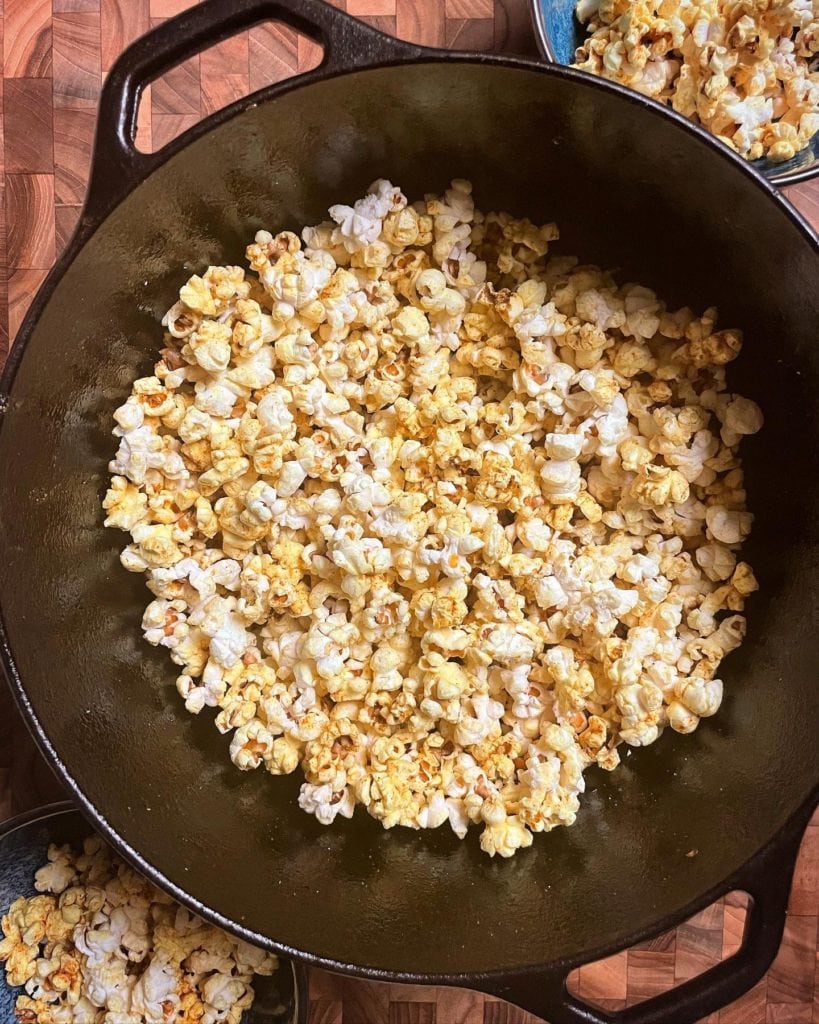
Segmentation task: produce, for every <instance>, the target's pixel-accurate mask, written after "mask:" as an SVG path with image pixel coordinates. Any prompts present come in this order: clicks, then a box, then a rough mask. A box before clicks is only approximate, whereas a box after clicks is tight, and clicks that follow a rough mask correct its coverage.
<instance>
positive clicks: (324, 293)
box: [10, 0, 808, 1020]
mask: <svg viewBox="0 0 819 1024" xmlns="http://www.w3.org/2000/svg"><path fill="white" fill-rule="evenodd" d="M641 2H642V0H641ZM608 3H609V0H603V2H602V3H601V4H600V7H599V10H600V12H601V13H600V15H599V16H600V17H604V16H606V17H607V15H606V13H605V12H606V11H607V10H608V8H607V7H606V4H608ZM609 6H610V5H609ZM593 7H594V5H589V6H588V9H589V11H590V12H591V11H592V8H593ZM594 9H595V10H597V8H594ZM621 13H622V12H621ZM624 16H625V15H624ZM738 26H739V27H738V28H737V31H738V32H739V33H740V34H741V33H745V32H749V33H750V32H752V29H751V28H750V27H749V26H748V25H746V23H745V22H742V24H741V25H740V24H739V23H738ZM700 31H704V30H702V29H699V28H698V29H697V32H700ZM684 32H685V26H683V25H681V24H678V23H677V22H676V21H675V20H674V19H673V18H669V19H668V23H667V25H666V27H665V28H664V29H663V33H661V34H660V35H658V36H657V38H656V39H655V46H656V49H655V51H654V56H650V57H647V56H645V54H643V53H642V51H635V53H634V54H632V55H628V54H626V53H621V52H620V51H619V50H618V51H617V52H616V53H614V54H613V55H612V56H611V57H610V58H607V59H610V62H613V66H614V65H616V66H617V67H619V68H622V67H623V66H624V64H623V62H625V61H626V60H627V59H628V60H634V61H635V62H636V64H635V66H638V65H639V67H640V68H642V71H643V72H644V74H645V81H646V83H648V84H649V85H651V87H652V88H653V87H654V85H656V82H657V80H658V79H657V78H656V76H657V75H658V74H659V72H658V71H657V69H653V68H652V67H651V64H652V62H655V63H656V62H659V61H663V60H665V59H666V58H665V57H664V56H663V54H665V53H668V52H671V48H672V47H673V46H677V45H682V39H683V36H684ZM805 38H806V39H807V38H808V37H807V36H806V37H805ZM805 45H806V46H807V45H808V43H807V42H806V43H805ZM644 57H645V59H644ZM720 59H721V58H720ZM618 61H619V62H620V63H618ZM641 61H642V64H641V63H640V62H641ZM663 73H665V72H663ZM652 83H653V84H652ZM330 217H331V220H329V221H326V222H324V223H322V224H319V225H317V226H315V227H308V228H305V229H304V231H303V232H302V240H300V239H299V238H298V237H297V236H296V235H294V234H292V233H290V232H281V233H280V234H278V235H273V234H272V233H270V232H266V231H260V232H258V233H257V235H256V238H255V240H254V242H253V243H252V244H251V245H250V246H249V247H248V250H247V257H248V262H249V265H250V271H249V272H248V273H245V272H244V271H242V270H240V269H239V268H231V267H227V268H219V267H211V268H209V269H208V270H207V271H206V272H205V273H204V274H202V275H200V276H196V277H194V278H191V280H190V281H189V282H188V283H187V285H185V286H184V287H183V289H182V290H181V292H180V298H179V301H178V302H177V303H175V304H174V306H172V307H171V309H170V310H169V311H168V314H167V315H166V317H165V319H164V321H163V323H164V325H165V327H166V328H167V336H166V339H165V340H166V346H165V348H164V349H163V350H162V361H161V363H160V364H158V365H157V368H156V373H155V375H154V376H152V377H145V378H142V379H141V380H139V381H136V382H135V384H134V386H133V393H132V395H131V396H130V397H129V398H128V400H127V401H126V402H125V403H124V404H123V405H122V406H121V407H120V408H119V409H118V410H117V411H116V413H115V422H116V427H115V429H114V434H115V436H116V437H117V438H118V439H119V441H118V443H119V449H118V451H117V454H116V456H115V458H114V459H113V460H112V462H111V465H110V469H111V473H112V474H113V476H112V479H111V486H110V489H109V491H108V494H107V495H106V497H105V500H104V509H105V511H106V513H107V518H106V520H105V522H106V525H108V526H114V527H118V528H119V529H122V530H124V531H126V532H127V533H129V534H130V536H131V541H132V542H131V543H130V544H128V546H127V547H126V548H125V550H124V551H123V553H122V562H123V565H124V566H125V568H127V569H129V570H131V571H134V572H143V573H145V575H146V577H147V583H148V588H149V590H150V591H151V595H152V597H153V600H152V601H151V603H150V604H149V605H148V606H147V608H146V610H145V615H144V617H143V623H142V627H143V631H144V634H145V638H146V639H147V641H148V642H149V643H151V644H154V645H156V646H162V647H166V648H167V649H168V651H169V654H170V657H171V659H172V661H173V662H174V664H176V665H178V666H179V674H178V677H177V679H176V687H177V690H178V692H179V695H180V697H181V699H182V700H183V701H184V704H185V707H186V709H187V710H188V711H190V712H191V713H192V714H200V713H203V712H204V711H205V709H206V708H213V709H214V714H215V724H216V727H217V728H218V729H219V731H220V732H221V733H224V734H226V735H227V736H229V749H230V757H231V759H232V761H233V762H234V764H235V765H236V766H237V768H239V769H240V770H242V771H254V770H257V769H261V770H263V771H266V772H268V773H270V774H271V775H283V774H290V773H292V772H295V771H297V770H301V772H302V774H303V776H304V781H303V783H302V785H301V790H300V795H299V798H298V800H299V806H300V807H301V808H302V809H303V810H305V811H307V812H308V813H310V814H313V815H314V816H315V817H316V818H317V819H318V820H319V821H320V822H322V823H323V824H327V825H329V824H331V823H333V822H335V821H336V820H337V819H338V818H339V817H342V818H349V817H351V816H352V815H353V813H354V811H355V807H356V806H357V805H358V804H361V805H363V806H364V807H365V808H366V810H367V812H368V813H369V814H371V815H372V816H373V817H375V818H377V819H378V820H379V821H381V823H382V824H383V826H384V827H385V828H393V827H394V826H403V827H406V828H437V827H439V826H440V825H448V826H449V827H450V828H451V829H452V830H453V832H454V833H455V834H456V835H457V836H459V837H463V836H464V835H465V834H466V833H467V831H468V829H469V826H470V825H472V824H474V825H476V826H478V827H479V828H481V829H482V830H483V831H482V834H481V839H480V844H481V847H482V849H483V850H484V851H485V852H487V853H489V854H490V855H493V856H494V855H495V854H497V855H499V856H502V857H509V856H512V855H513V854H514V853H515V852H516V851H518V850H521V849H525V848H526V847H528V846H529V845H530V844H531V843H532V841H533V839H532V837H533V835H534V833H536V832H547V831H550V830H551V829H553V828H556V827H559V826H561V825H562V826H569V825H571V824H572V823H573V822H574V821H575V819H576V816H577V814H578V812H579V810H580V805H581V799H582V794H583V792H584V788H585V781H584V772H585V770H586V769H587V768H589V767H591V766H592V765H597V766H599V767H601V768H603V769H604V770H606V771H613V770H615V769H616V768H617V766H618V764H619V763H620V755H619V753H618V748H620V747H621V745H622V744H627V745H628V746H633V747H639V746H645V745H647V744H650V743H653V742H655V741H656V740H657V739H658V738H659V736H660V735H661V734H662V733H663V732H664V731H665V730H666V729H667V728H669V727H670V728H671V729H673V730H675V731H677V732H680V733H687V732H692V731H693V730H694V729H695V728H697V726H698V724H699V722H700V719H702V718H707V717H709V716H710V715H713V714H714V713H715V712H716V711H717V710H718V708H719V706H720V703H721V701H722V696H723V683H722V681H721V679H719V678H718V669H719V665H720V662H721V660H722V658H723V657H724V656H725V655H726V654H728V653H729V652H730V651H732V650H734V649H735V648H736V647H737V646H738V645H739V644H740V643H741V642H742V638H743V636H744V634H745V619H744V617H743V615H742V614H741V613H742V611H743V609H744V604H745V601H746V600H747V599H748V598H749V597H750V596H751V595H752V594H753V593H754V591H755V590H756V589H757V586H758V585H757V581H756V579H755V577H754V575H753V572H752V570H751V568H750V566H749V565H748V564H747V563H746V562H744V561H742V560H741V557H740V549H741V544H742V541H743V540H744V539H745V537H746V536H747V535H748V533H749V532H750V529H751V525H752V516H751V514H750V513H749V512H748V511H747V509H746V495H745V489H744V480H743V475H742V468H741V464H740V461H739V455H738V448H739V445H740V443H741V440H742V438H743V437H745V436H747V435H750V434H754V433H755V432H756V431H758V430H759V429H760V428H761V426H762V413H761V411H760V409H759V407H758V406H757V405H756V404H755V403H754V402H752V401H750V400H748V399H746V398H743V397H742V396H740V395H736V394H733V393H731V392H730V391H729V390H728V388H727V383H726V366H727V364H729V363H730V362H731V361H733V360H734V359H735V358H736V357H737V356H738V355H739V353H740V349H741V346H742V334H741V333H740V332H739V331H738V330H735V329H730V328H729V329H718V326H717V311H716V310H715V309H713V308H710V309H706V310H705V311H704V312H703V313H702V314H701V315H699V316H697V315H695V313H694V312H693V311H692V310H690V309H688V308H683V309H681V310H669V309H667V308H666V306H665V304H664V303H663V302H662V300H661V299H660V298H659V297H658V296H657V295H655V294H654V292H652V291H650V290H649V289H647V288H643V287H642V286H640V285H637V284H634V283H627V284H623V285H620V284H618V283H617V281H616V280H615V279H614V278H613V277H612V275H610V274H607V273H605V272H603V271H601V270H600V269H598V268H596V267H593V266H579V265H578V264H577V261H576V260H573V259H570V258H566V257H553V256H551V255H550V252H549V247H550V244H551V243H552V242H553V241H555V240H556V239H557V237H558V231H557V228H556V226H555V225H554V224H544V225H541V226H538V225H535V224H533V223H531V222H530V221H528V220H525V219H516V218H513V217H511V216H510V215H509V214H506V213H490V214H486V215H484V214H482V213H480V212H479V211H477V210H476V209H475V205H474V199H473V196H472V187H471V185H470V184H469V183H468V182H466V181H463V180H457V181H455V182H453V183H452V187H451V188H450V189H448V190H447V191H446V192H445V194H444V195H443V196H442V197H438V196H433V195H429V196H426V197H425V198H424V199H423V200H420V201H419V202H417V203H414V204H409V203H408V202H407V199H406V197H405V196H404V195H403V194H402V193H401V191H400V189H398V188H396V187H395V186H393V185H392V184H391V183H390V182H387V181H377V182H375V183H374V184H373V185H372V186H371V188H370V190H369V192H368V194H367V195H366V196H365V197H364V198H363V199H361V200H359V201H358V202H355V203H354V204H353V205H351V206H347V205H341V204H340V205H338V206H334V207H333V208H332V209H331V211H330ZM69 868H71V865H70V864H68V865H66V864H64V863H63V861H62V860H61V859H60V857H56V856H55V859H54V862H53V864H52V866H51V867H50V868H49V869H48V870H47V871H46V872H44V873H43V875H42V884H43V887H44V888H46V889H47V890H48V891H49V892H50V893H54V894H60V895H59V899H60V900H63V897H64V896H66V894H68V893H71V892H72V891H73V888H72V887H74V888H75V879H74V876H73V875H72V874H71V871H70V870H69ZM72 870H73V869H72ZM49 898H50V897H49ZM72 899H73V897H72ZM68 903H69V900H68V898H67V897H66V904H67V908H66V912H67V913H70V914H71V915H73V916H76V915H77V914H78V913H82V910H81V909H77V906H75V903H76V901H75V902H74V903H71V904H70V906H68ZM41 910H42V908H41ZM46 911H47V908H46V909H45V910H42V912H43V913H46ZM38 920H39V919H37V918H36V914H35V916H34V917H32V919H31V920H28V919H26V920H23V918H21V917H20V915H19V914H18V915H17V916H16V917H15V918H14V922H13V923H12V922H10V927H12V928H16V929H17V932H15V934H17V933H20V934H22V933H23V932H25V933H26V934H29V933H30V934H31V935H35V936H36V935H37V934H38V931H37V929H38V928H39V925H38V923H37V922H38ZM32 929H33V930H32ZM83 941H85V942H86V945H87V946H88V947H89V948H91V946H92V945H93V944H95V943H96V944H97V945H99V944H100V943H102V944H103V945H104V944H105V943H107V942H108V939H107V937H106V936H105V935H103V936H96V935H95V936H92V937H91V938H90V939H88V940H83ZM135 941H136V940H135ZM95 948H96V947H95ZM135 948H136V947H135ZM140 948H141V947H140ZM26 949H28V947H26ZM200 961H202V962H204V954H203V955H202V956H201V957H200V956H197V959H196V963H199V962H200ZM168 963H170V962H168ZM168 963H165V962H164V961H163V962H161V963H159V962H158V966H157V968H156V976H155V977H154V976H153V975H151V976H150V978H149V980H150V983H151V991H150V992H149V991H147V989H146V985H147V983H146V984H145V985H143V986H142V988H140V989H139V991H138V993H137V995H136V996H135V999H137V1002H138V1003H139V1006H140V1007H142V1006H143V1005H145V1006H147V1005H149V1004H150V1002H151V999H153V998H154V995H152V993H155V992H160V991H164V987H167V988H168V991H169V992H170V991H174V992H176V991H177V990H179V992H181V993H182V994H181V995H180V1000H181V1002H180V1003H179V1005H180V1006H182V1005H187V1004H186V1003H185V1000H186V999H187V1000H190V999H195V998H199V996H198V995H197V994H196V993H195V992H194V990H193V989H191V988H190V986H189V985H188V986H187V987H186V985H187V982H185V978H184V977H183V978H182V981H181V982H180V980H179V977H178V974H177V973H175V971H176V968H174V967H173V966H172V965H171V966H169V965H168ZM13 970H14V971H15V976H17V977H20V978H22V979H23V980H28V979H29V978H30V977H33V973H36V965H34V963H33V961H32V958H31V957H30V956H29V954H28V952H26V950H22V951H18V952H17V953H16V954H15V959H14V963H13ZM55 970H56V967H55ZM72 978H73V975H72V974H71V969H70V966H68V965H66V966H65V970H64V971H63V974H61V981H60V984H61V985H62V984H63V980H62V979H64V980H65V985H66V986H67V990H68V989H71V986H72V985H73V984H74V982H73V981H72ZM180 985H181V988H180ZM154 986H156V988H154ZM243 992H244V989H242V986H240V985H239V984H235V985H234V984H233V983H232V982H231V983H227V982H225V983H224V984H223V983H221V982H219V983H217V982H214V983H213V984H212V985H210V986H209V988H208V994H209V996H210V997H212V1000H211V1002H212V1005H213V1006H214V1007H216V1006H222V1005H223V1004H225V1003H227V1002H230V1001H231V1000H236V1001H237V1002H236V1003H235V1005H239V1004H241V1003H242V1001H243V1000H244V999H245V998H246V995H245V994H242V993H243ZM134 1005H136V1003H135V1004H134ZM174 1005H176V1004H174ZM192 1005H193V1004H192ZM140 1012H141V1011H140ZM213 1012H214V1013H216V1012H217V1011H216V1010H214V1011H213ZM218 1012H222V1011H218ZM193 1019H196V1018H193ZM208 1019H210V1018H208ZM213 1019H214V1020H217V1019H221V1018H219V1017H214V1018H213Z"/></svg>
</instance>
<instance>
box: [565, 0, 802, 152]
mask: <svg viewBox="0 0 819 1024" xmlns="http://www.w3.org/2000/svg"><path fill="white" fill-rule="evenodd" d="M576 13H577V17H578V19H579V20H580V21H581V22H583V23H584V24H585V25H586V28H587V30H588V32H589V37H588V38H587V39H586V41H585V42H584V43H583V45H582V46H581V47H579V48H578V50H577V52H576V54H575V64H576V66H577V67H580V68H583V70H585V71H591V72H593V73H594V74H596V75H603V76H604V77H606V78H611V79H614V81H616V82H620V83H622V84H623V85H627V86H629V87H630V88H632V89H636V90H637V91H638V92H642V93H645V94H646V95H647V96H652V97H654V98H655V99H658V100H662V101H664V102H666V103H670V104H671V106H672V107H673V108H674V109H675V110H677V111H679V112H680V113H681V114H685V115H686V116H687V117H690V118H691V119H692V120H694V121H697V122H698V123H699V124H702V125H703V126H704V127H706V128H707V129H708V130H709V131H711V132H713V133H714V134H715V135H716V136H718V138H720V139H721V140H722V141H723V142H725V143H727V144H728V145H729V146H731V148H732V149H735V150H737V152H739V153H741V154H742V156H744V157H746V158H747V159H749V160H755V159H757V158H759V157H762V156H766V157H768V158H769V159H771V160H773V161H777V162H781V161H783V160H790V159H791V158H792V157H793V156H795V155H796V153H798V152H799V150H801V149H804V148H805V147H806V146H807V145H808V144H809V143H810V140H811V139H812V138H813V136H814V135H815V134H816V132H817V131H819V66H818V65H817V58H818V57H819V0H786V2H784V3H781V2H779V0H578V3H577V7H576Z"/></svg>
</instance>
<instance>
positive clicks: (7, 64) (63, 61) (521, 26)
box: [0, 0, 819, 1024]
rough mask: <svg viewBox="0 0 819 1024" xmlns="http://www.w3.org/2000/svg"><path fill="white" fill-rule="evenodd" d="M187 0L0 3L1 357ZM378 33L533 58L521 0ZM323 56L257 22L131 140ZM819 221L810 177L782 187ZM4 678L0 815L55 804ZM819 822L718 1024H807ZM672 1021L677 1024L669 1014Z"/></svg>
mask: <svg viewBox="0 0 819 1024" xmlns="http://www.w3.org/2000/svg"><path fill="white" fill-rule="evenodd" d="M192 2H194V0H5V3H4V4H3V0H0V12H1V16H0V38H2V39H3V77H2V80H1V81H0V86H2V92H3V97H2V98H3V105H2V106H3V109H2V132H1V133H0V159H2V165H1V166H0V170H2V179H0V180H2V183H3V191H2V199H0V270H2V273H0V362H2V360H3V359H4V358H5V354H6V352H7V350H8V347H9V339H13V338H14V335H15V334H16V332H17V328H18V327H19V325H20V321H21V319H22V317H23V315H24V313H25V311H26V309H27V307H28V304H29V302H30V301H31V298H32V296H33V295H34V293H35V291H36V290H37V288H38V287H39V285H40V284H41V282H42V280H43V278H44V277H45V275H46V273H47V271H48V269H49V268H50V267H51V265H52V264H53V262H54V260H55V259H56V257H57V255H58V254H59V253H60V251H61V250H62V248H63V246H64V245H65V243H66V241H67V239H68V238H69V237H70V235H71V232H72V230H73V228H74V225H75V224H76V222H77V218H78V217H79V213H80V206H81V204H82V200H83V196H84V193H85V185H86V177H87V171H88V160H89V152H90V145H91V140H92V137H93V131H94V118H95V112H96V104H97V99H98V96H99V89H100V82H101V80H102V78H103V77H104V75H105V73H106V72H107V71H108V70H109V69H110V67H111V65H112V63H113V61H114V60H115V58H116V57H117V55H118V54H119V53H120V52H121V50H122V49H123V48H124V47H125V46H126V45H127V44H128V43H129V42H130V41H131V40H133V39H134V38H135V37H136V36H137V35H139V34H141V33H142V32H145V31H146V30H147V29H149V28H150V27H151V26H153V25H155V24H157V23H158V22H160V21H161V20H162V19H164V18H168V17H170V16H172V15H174V14H177V13H178V12H179V11H181V10H183V9H184V8H185V7H188V6H190V5H191V3H192ZM337 5H338V6H339V7H342V8H344V9H346V10H347V11H348V13H350V14H352V15H355V16H358V17H362V18H363V19H364V20H366V21H368V22H370V23H371V24H373V25H375V26H376V27H378V28H380V29H383V30H384V31H386V32H390V33H393V34H396V35H398V36H401V37H403V38H406V39H412V40H414V41H417V42H421V43H425V44H427V45H430V46H446V47H451V48H455V49H478V50H498V51H505V52H510V53H522V54H527V55H532V56H534V55H535V54H536V50H535V46H534V40H533V36H532V32H531V28H530V25H529V12H528V6H527V3H526V0H338V3H337ZM318 56H319V51H318V49H317V47H316V46H315V45H314V44H312V43H310V42H309V41H307V40H305V39H303V38H298V37H297V36H296V34H295V33H293V32H292V31H290V30H289V29H282V28H279V27H277V26H274V25H263V26H260V27H257V28H254V29H252V30H251V31H250V32H249V33H245V34H242V35H240V36H237V37H235V38H233V39H230V40H228V41H226V42H224V43H222V44H221V45H220V46H218V47H215V48H214V49H212V50H210V51H208V52H207V53H204V54H202V55H201V56H200V57H197V58H195V59H193V60H191V61H188V62H187V63H186V64H184V65H182V66H181V67H179V68H177V69H176V70H175V71H173V72H172V73H171V74H169V75H167V76H166V77H165V78H164V79H161V80H160V81H158V82H156V83H155V84H154V85H153V86H152V88H151V89H150V90H149V95H148V96H146V100H145V102H143V105H142V109H141V111H140V118H139V124H140V132H139V140H140V145H141V146H142V147H143V148H145V149H158V148H160V146H162V145H163V144H164V143H165V142H167V141H169V140H170V139H171V138H173V137H174V136H175V135H177V134H178V133H179V132H181V131H184V130H185V129H186V128H188V127H190V126H191V125H192V124H194V123H195V122H196V121H197V120H199V118H200V117H202V116H204V115H206V114H208V113H210V112H212V111H214V110H217V109H218V108H219V107H221V106H224V105H225V104H226V103H228V102H230V101H232V100H234V99H236V98H238V97H239V96H242V95H244V94H245V93H247V92H249V91H251V90H253V89H257V88H260V87H261V86H263V85H265V84H267V83H268V82H273V81H278V80H280V79H283V78H287V77H289V76H291V75H293V74H294V73H296V72H297V71H299V70H305V69H306V68H308V67H311V66H313V64H315V63H316V62H317V60H318ZM789 198H790V199H791V200H792V201H793V202H795V203H796V205H797V206H799V208H800V209H801V210H802V211H803V212H804V213H805V214H806V215H807V216H808V217H809V218H810V219H811V220H812V221H813V223H814V224H817V225H819V181H815V182H813V183H812V184H810V185H805V186H800V187H799V188H796V189H792V190H790V192H789ZM62 795H63V794H62V792H61V789H60V786H59V784H58V783H57V782H56V781H55V779H54V778H53V776H52V775H51V772H50V770H49V769H48V767H47V766H46V764H45V762H44V761H43V760H42V758H41V757H40V755H39V753H38V752H37V751H36V750H35V749H34V746H33V744H32V742H31V740H30V739H29V737H28V734H27V733H26V731H25V728H24V727H23V725H22V723H21V722H20V720H19V718H18V717H17V713H16V711H15V710H14V709H13V708H12V705H11V703H10V698H9V696H8V693H7V692H6V689H5V687H4V686H2V685H1V684H0V820H3V819H4V818H7V817H9V816H10V815H12V814H14V813H16V812H18V811H21V810H24V809H26V808H29V807H34V806H37V805H38V804H41V803H44V802H47V801H49V800H53V799H59V798H60V797H61V796H62ZM740 902H741V901H739V900H730V899H729V901H728V902H727V903H723V902H720V903H718V904H715V905H714V906H713V907H710V908H709V909H708V910H706V911H704V912H703V913H701V914H698V915H697V917H696V918H694V919H692V920H691V921H689V922H687V923H686V924H685V925H682V926H681V927H680V928H678V929H677V930H676V931H675V932H671V933H669V934H668V935H664V936H661V937H660V938H658V939H655V940H653V941H651V942H648V943H644V944H643V945H641V946H640V947H637V948H635V949H631V950H628V951H627V952H624V953H620V954H618V955H617V956H615V957H612V958H610V959H609V960H608V961H605V962H603V963H602V964H599V965H593V966H591V967H588V968H583V969H582V971H581V972H580V974H579V977H578V978H577V979H576V982H577V991H578V992H579V994H581V995H583V996H585V997H586V998H588V999H593V1000H595V1001H597V1002H600V1003H601V1004H602V1005H604V1006H605V1007H606V1008H607V1009H610V1010H616V1009H620V1008H622V1007H624V1006H626V1005H627V1004H629V1003H634V1002H639V1001H640V1000H641V999H644V998H646V997H647V996H650V995H654V994H656V993H658V992H661V991H664V990H665V989H667V988H670V987H671V986H672V985H674V984H675V983H679V982H681V981H683V980H685V979H687V978H690V977H693V976H694V975H696V974H698V973H700V972H701V971H702V970H704V969H705V968H707V967H709V966H711V965H713V964H715V963H717V962H718V961H719V960H720V959H722V958H723V957H724V956H727V955H730V953H731V952H732V951H733V950H735V949H736V948H737V946H738V942H739V936H740V935H741V921H742V918H743V914H744V911H743V909H742V907H741V906H740V905H739V904H740ZM818 919H819V817H816V818H814V823H813V824H812V825H811V826H810V828H809V829H808V834H807V836H806V838H805V841H804V843H803V847H802V854H801V858H800V862H799V867H798V869H797V876H796V882H795V885H794V889H793V893H792V897H791V913H790V917H789V920H788V924H787V928H786V932H785V939H784V942H783V945H782V951H781V953H780V955H779V958H778V959H777V961H776V963H775V964H774V966H773V967H772V968H771V971H770V972H769V974H768V976H767V977H766V978H765V979H764V980H763V981H762V982H761V983H760V984H759V985H757V986H756V988H755V989H753V990H752V992H750V993H749V994H748V995H747V996H746V997H745V998H743V999H741V1000H740V1001H739V1002H737V1003H735V1004H734V1005H733V1006H732V1007H729V1008H727V1009H725V1010H723V1011H722V1012H721V1013H719V1014H714V1015H712V1017H710V1018H709V1022H711V1024H714V1022H720V1024H819V988H818V987H817V985H819V961H817V920H818ZM532 1022H534V1018H532V1017H530V1016H528V1015H527V1014H524V1013H522V1012H521V1011H519V1010H517V1009H516V1008H514V1007H511V1006H509V1005H507V1004H505V1003H502V1002H499V1001H498V1000H494V999H488V998H484V997H483V996H481V995H478V994H477V993H471V992H465V991H460V990H453V989H441V988H422V987H413V986H407V985H380V984H370V983H367V982H361V981H353V980H350V979H345V978H339V977H337V976H334V975H330V974H326V973H321V972H316V974H315V976H314V981H313V987H312V991H311V1024H532ZM668 1024H674V1022H673V1021H669V1022H668Z"/></svg>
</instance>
